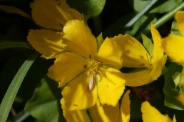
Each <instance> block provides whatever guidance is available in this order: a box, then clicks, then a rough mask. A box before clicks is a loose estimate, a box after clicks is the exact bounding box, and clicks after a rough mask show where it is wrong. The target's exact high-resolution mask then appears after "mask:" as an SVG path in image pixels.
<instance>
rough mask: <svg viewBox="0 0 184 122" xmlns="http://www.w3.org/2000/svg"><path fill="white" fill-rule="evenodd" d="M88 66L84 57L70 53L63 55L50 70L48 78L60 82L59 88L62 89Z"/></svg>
mask: <svg viewBox="0 0 184 122" xmlns="http://www.w3.org/2000/svg"><path fill="white" fill-rule="evenodd" d="M86 64H87V63H86V60H85V59H84V58H83V57H80V56H78V55H76V54H73V53H69V52H66V53H62V54H60V55H59V56H58V57H57V58H56V60H55V62H54V65H52V66H51V67H50V68H49V72H48V76H49V77H50V78H53V79H54V80H56V81H59V86H60V87H62V86H64V85H65V84H66V83H67V82H69V81H70V80H72V79H73V78H75V77H76V76H77V75H79V74H80V73H82V72H83V71H84V70H85V68H84V66H85V65H86Z"/></svg>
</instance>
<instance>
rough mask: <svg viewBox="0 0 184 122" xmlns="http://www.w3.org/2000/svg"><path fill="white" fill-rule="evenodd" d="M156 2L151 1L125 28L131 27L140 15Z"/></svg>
mask: <svg viewBox="0 0 184 122" xmlns="http://www.w3.org/2000/svg"><path fill="white" fill-rule="evenodd" d="M157 1H158V0H152V1H151V2H150V3H149V4H148V5H147V6H146V7H145V8H144V9H143V10H142V11H141V12H139V13H138V14H137V15H136V16H134V18H132V19H131V20H130V21H129V22H128V23H127V24H126V25H125V27H131V26H132V25H133V24H134V23H135V22H136V21H137V20H138V19H139V18H140V17H141V16H142V15H144V14H145V13H146V12H147V11H148V10H149V9H150V8H151V7H152V6H153V5H154V4H155V3H156V2H157Z"/></svg>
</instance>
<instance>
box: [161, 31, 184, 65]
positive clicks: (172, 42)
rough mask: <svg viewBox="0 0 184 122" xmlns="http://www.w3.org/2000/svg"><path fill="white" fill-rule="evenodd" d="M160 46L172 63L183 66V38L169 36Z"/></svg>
mask: <svg viewBox="0 0 184 122" xmlns="http://www.w3.org/2000/svg"><path fill="white" fill-rule="evenodd" d="M162 46H163V48H164V51H165V52H166V54H167V55H168V56H169V57H170V58H171V59H172V60H173V61H175V62H177V63H180V64H184V51H183V47H184V37H182V36H178V35H174V34H170V35H169V36H168V37H166V38H165V39H164V40H163V44H162Z"/></svg>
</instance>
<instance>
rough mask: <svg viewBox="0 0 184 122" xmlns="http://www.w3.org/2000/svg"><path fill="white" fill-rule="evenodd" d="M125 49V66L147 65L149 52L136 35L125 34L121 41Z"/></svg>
mask: <svg viewBox="0 0 184 122" xmlns="http://www.w3.org/2000/svg"><path fill="white" fill-rule="evenodd" d="M121 46H122V49H124V50H123V51H124V52H123V55H124V56H123V66H125V67H135V68H136V67H146V66H147V65H148V61H147V60H148V59H149V54H148V52H147V51H146V49H145V48H144V47H143V45H142V44H141V43H140V42H139V41H138V40H137V39H135V38H134V37H132V36H130V35H128V34H125V35H124V38H123V39H122V43H121Z"/></svg>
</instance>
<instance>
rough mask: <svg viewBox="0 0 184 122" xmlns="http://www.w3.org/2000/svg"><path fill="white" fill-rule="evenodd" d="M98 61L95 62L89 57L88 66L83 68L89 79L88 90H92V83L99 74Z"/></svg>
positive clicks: (99, 64) (99, 63)
mask: <svg viewBox="0 0 184 122" xmlns="http://www.w3.org/2000/svg"><path fill="white" fill-rule="evenodd" d="M101 63H102V62H100V61H96V60H94V59H92V58H91V55H90V56H89V61H88V64H87V65H85V66H84V68H86V69H88V76H89V77H88V78H89V90H92V89H93V87H94V83H95V82H96V79H97V74H98V73H99V72H100V66H101Z"/></svg>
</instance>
